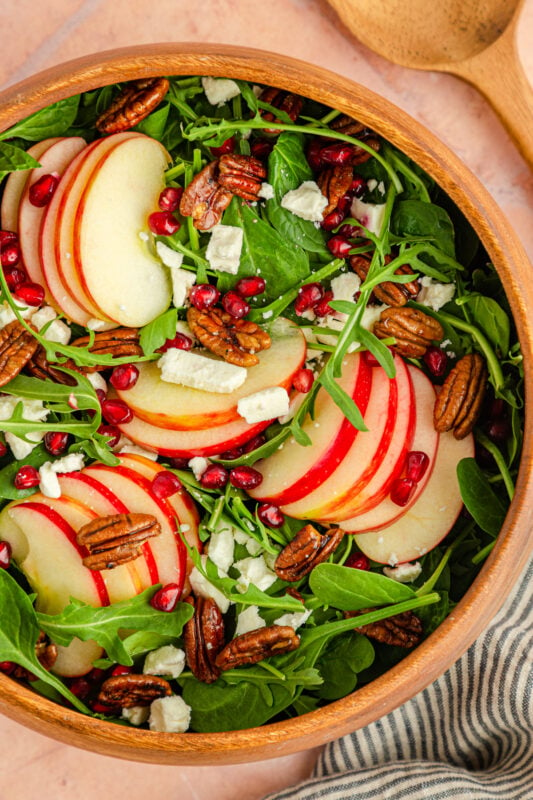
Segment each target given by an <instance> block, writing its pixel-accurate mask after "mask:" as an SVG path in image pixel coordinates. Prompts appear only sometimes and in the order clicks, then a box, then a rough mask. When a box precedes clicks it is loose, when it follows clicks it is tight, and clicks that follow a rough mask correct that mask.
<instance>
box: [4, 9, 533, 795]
mask: <svg viewBox="0 0 533 800" xmlns="http://www.w3.org/2000/svg"><path fill="white" fill-rule="evenodd" d="M380 1H381V2H383V0H376V2H380ZM0 31H1V34H2V48H1V50H0V88H5V87H7V86H9V85H10V84H13V83H15V82H16V81H18V80H21V79H22V78H24V77H26V76H28V75H31V74H32V73H35V72H37V71H39V70H41V69H44V68H46V67H49V66H51V65H53V64H57V63H60V62H62V61H65V60H67V59H69V58H73V57H76V56H79V55H83V54H85V53H91V52H95V51H101V50H105V49H109V48H112V47H118V46H126V45H132V44H142V43H148V42H158V41H195V42H202V41H205V42H222V43H227V44H239V45H248V46H251V47H259V48H262V49H265V50H271V51H275V52H279V53H284V54H288V55H292V56H296V57H298V58H302V59H304V60H306V61H309V62H312V63H315V64H318V65H321V66H325V67H328V68H329V69H331V70H333V71H335V72H338V73H341V74H343V75H345V76H347V77H349V78H352V79H354V80H356V81H358V82H360V83H362V84H364V85H366V86H368V87H369V88H371V89H372V90H374V91H376V92H378V93H380V94H381V95H383V96H385V97H386V98H388V99H389V100H391V101H392V102H393V103H395V104H396V105H398V106H400V107H401V108H402V109H404V110H405V111H407V112H409V113H410V114H411V115H412V116H413V117H415V118H416V119H418V120H419V121H420V122H422V123H423V124H424V125H426V126H427V127H428V128H430V129H431V130H432V131H433V132H434V133H436V134H437V135H438V136H439V137H440V138H441V139H442V140H443V141H444V142H445V143H446V144H447V145H448V146H449V147H450V148H451V149H452V150H453V151H454V152H455V153H456V154H457V155H459V156H460V158H461V159H462V160H463V161H464V163H465V164H466V165H467V166H468V167H469V168H470V169H471V170H472V171H473V172H474V173H475V174H476V175H477V176H478V178H479V179H480V180H481V181H482V183H483V184H484V185H485V186H486V188H487V189H488V190H489V192H490V193H491V194H492V195H493V196H494V198H495V199H496V201H497V202H498V203H499V205H500V207H501V209H502V213H503V214H506V215H507V216H508V218H509V219H510V221H511V223H512V225H513V226H514V228H515V230H516V231H517V233H518V235H519V237H520V238H521V240H522V242H523V244H524V246H525V248H526V250H527V252H528V254H529V256H530V258H532V259H533V179H532V176H531V173H530V171H529V170H528V168H527V167H526V165H525V164H524V162H523V160H522V159H521V158H520V156H519V155H518V153H517V151H516V150H515V148H514V146H513V144H512V143H511V142H510V140H509V138H508V136H507V134H506V133H505V131H504V130H503V128H502V126H501V124H500V123H499V121H498V119H497V117H496V116H495V114H494V113H493V112H492V110H491V108H490V107H489V105H488V104H487V103H486V102H485V101H484V100H483V99H482V98H481V97H480V96H479V95H478V94H477V93H476V91H475V90H474V89H472V88H470V87H469V86H467V85H466V84H464V83H462V82H460V81H459V80H457V79H455V78H454V77H451V76H447V75H438V74H435V73H425V72H416V71H412V70H407V69H404V68H401V67H397V66H394V65H392V64H389V63H387V62H386V61H385V60H383V59H382V58H380V57H378V56H375V55H373V54H372V53H371V52H370V51H369V50H367V49H366V48H365V47H363V46H362V45H360V44H359V43H358V42H357V41H356V40H355V39H353V38H352V37H351V36H349V35H348V34H347V33H346V31H344V30H343V29H342V27H341V26H340V25H339V24H338V23H337V22H336V20H335V17H334V15H333V14H332V13H331V12H330V11H329V9H328V8H327V6H326V5H325V3H323V2H321V1H320V0H269V1H268V2H259V0H203V3H202V4H201V5H200V4H197V3H191V2H185V0H158V2H157V3H153V2H149V0H40V2H35V0H18V2H17V3H8V2H7V0H3V2H1V3H0ZM532 37H533V0H525V5H524V9H523V12H522V17H521V24H520V28H519V37H518V38H519V49H520V55H521V59H522V63H523V65H524V68H525V70H526V72H527V74H528V76H529V79H530V80H531V81H533V47H531V44H532ZM0 753H1V758H0V763H2V780H1V782H0V800H8V798H9V800H22V798H24V800H34V798H39V800H52V798H53V800H66V798H71V797H72V796H75V797H76V798H77V799H78V800H92V799H93V798H96V797H100V796H101V795H103V796H107V797H113V798H114V800H126V798H127V800H141V798H145V797H146V796H151V797H154V798H158V799H159V798H165V800H166V798H170V797H180V798H183V800H207V798H213V797H216V800H230V798H231V800H233V798H238V800H258V799H259V798H261V797H263V796H264V795H265V794H266V793H267V792H270V791H273V790H275V789H278V788H282V787H287V786H290V785H291V784H293V783H295V782H298V781H299V780H302V779H303V778H304V777H305V776H306V775H308V774H310V772H311V769H312V767H313V764H314V762H315V760H316V756H317V751H307V752H305V753H300V754H298V755H293V756H287V757H285V758H279V759H275V760H273V761H268V762H260V763H254V764H246V765H241V766H227V767H160V766H150V765H145V764H134V763H127V762H123V761H118V760H115V759H111V758H107V757H104V756H97V755H93V754H91V753H85V752H83V751H80V750H77V749H74V748H71V747H68V746H66V745H62V744H58V743H56V742H54V741H52V740H50V739H47V738H44V737H42V736H40V735H39V734H36V733H32V732H30V731H27V730H25V729H24V728H22V727H21V726H19V725H17V724H16V723H14V722H11V721H10V720H7V719H5V718H1V717H0Z"/></svg>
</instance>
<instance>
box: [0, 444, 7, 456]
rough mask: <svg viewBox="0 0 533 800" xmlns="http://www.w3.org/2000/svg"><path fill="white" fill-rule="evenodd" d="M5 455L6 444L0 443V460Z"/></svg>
mask: <svg viewBox="0 0 533 800" xmlns="http://www.w3.org/2000/svg"><path fill="white" fill-rule="evenodd" d="M5 455H7V444H6V443H5V442H1V441H0V458H3V457H4V456H5Z"/></svg>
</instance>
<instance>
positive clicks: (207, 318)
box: [187, 306, 271, 367]
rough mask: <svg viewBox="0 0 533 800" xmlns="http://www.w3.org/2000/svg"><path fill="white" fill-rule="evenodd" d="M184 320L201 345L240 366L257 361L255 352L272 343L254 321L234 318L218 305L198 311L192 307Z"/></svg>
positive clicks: (251, 364) (264, 348)
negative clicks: (217, 306)
mask: <svg viewBox="0 0 533 800" xmlns="http://www.w3.org/2000/svg"><path fill="white" fill-rule="evenodd" d="M187 322H188V323H189V327H190V329H191V331H192V332H193V334H194V335H195V336H196V338H197V339H198V340H199V341H200V342H201V343H202V344H203V345H204V347H207V349H208V350H210V351H211V352H212V353H216V355H217V356H221V358H223V359H224V361H228V362H229V363H230V364H236V365H237V366H239V367H253V366H254V365H255V364H259V358H258V357H257V355H256V353H258V352H260V351H261V350H268V348H269V347H270V345H271V339H270V336H269V334H268V333H267V332H266V331H264V330H263V329H262V328H260V327H259V326H258V325H256V324H255V322H250V320H247V319H235V317H232V316H231V314H228V312H227V311H223V310H222V309H220V308H210V309H208V310H206V311H199V310H198V309H197V308H194V306H191V307H190V308H189V309H188V311H187Z"/></svg>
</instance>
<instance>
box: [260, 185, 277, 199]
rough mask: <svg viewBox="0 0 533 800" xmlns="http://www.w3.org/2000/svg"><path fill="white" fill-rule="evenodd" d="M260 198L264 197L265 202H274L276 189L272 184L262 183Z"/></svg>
mask: <svg viewBox="0 0 533 800" xmlns="http://www.w3.org/2000/svg"><path fill="white" fill-rule="evenodd" d="M257 196H258V197H262V198H263V200H272V198H273V197H274V187H273V186H272V185H271V184H270V183H266V182H264V183H262V184H261V188H260V189H259V191H258V192H257Z"/></svg>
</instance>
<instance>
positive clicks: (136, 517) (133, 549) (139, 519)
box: [76, 514, 161, 570]
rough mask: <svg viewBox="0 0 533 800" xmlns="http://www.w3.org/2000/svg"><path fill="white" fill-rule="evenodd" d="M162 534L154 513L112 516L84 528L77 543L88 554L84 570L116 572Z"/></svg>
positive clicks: (84, 560)
mask: <svg viewBox="0 0 533 800" xmlns="http://www.w3.org/2000/svg"><path fill="white" fill-rule="evenodd" d="M160 533H161V526H160V524H159V522H158V521H157V520H156V518H155V517H153V516H152V515H151V514H110V515H109V516H107V517H97V518H96V519H94V520H91V522H88V523H87V524H86V525H83V526H82V527H81V528H80V529H79V531H78V533H77V534H76V541H77V543H78V544H79V545H84V546H85V547H86V548H87V549H88V551H89V555H88V556H86V557H85V558H84V559H83V565H84V566H85V567H88V568H89V569H93V570H102V569H113V567H116V566H118V565H119V564H125V563H126V562H127V561H133V560H134V559H135V558H137V557H138V556H140V555H141V548H142V545H143V544H144V542H146V541H147V539H151V538H152V537H153V536H158V535H159V534H160Z"/></svg>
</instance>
